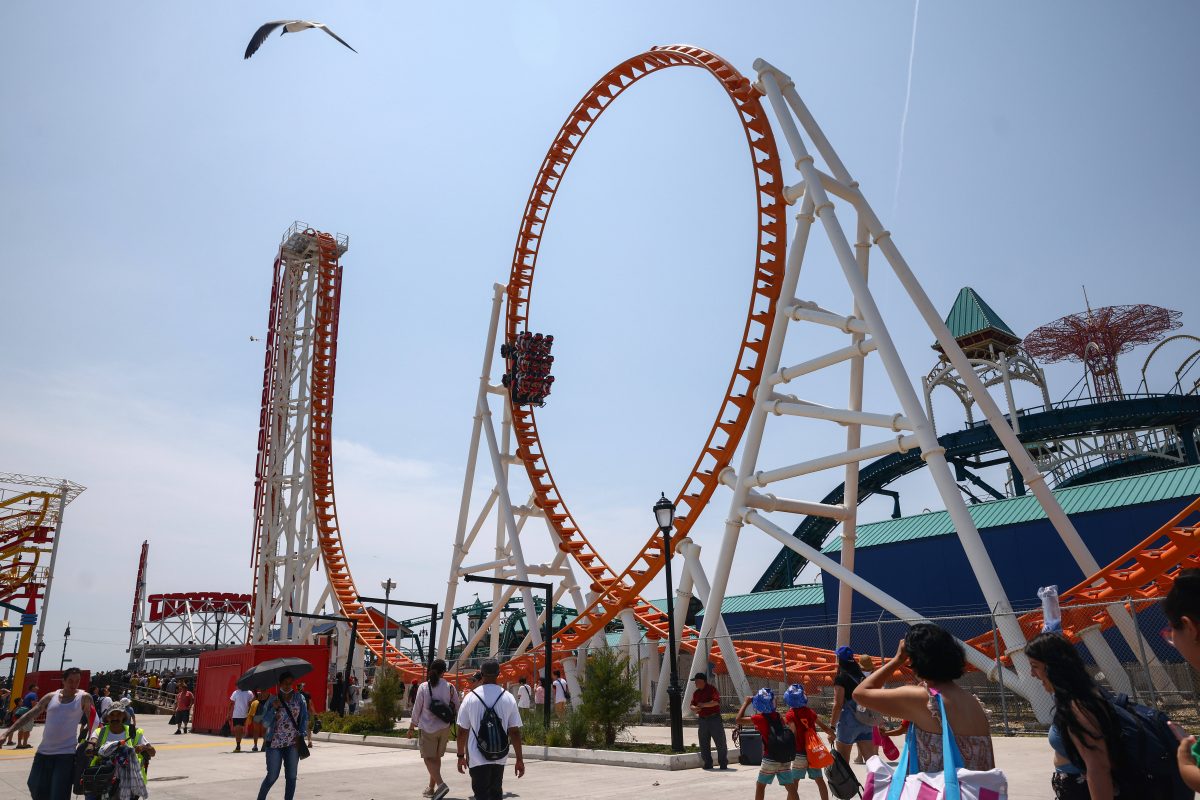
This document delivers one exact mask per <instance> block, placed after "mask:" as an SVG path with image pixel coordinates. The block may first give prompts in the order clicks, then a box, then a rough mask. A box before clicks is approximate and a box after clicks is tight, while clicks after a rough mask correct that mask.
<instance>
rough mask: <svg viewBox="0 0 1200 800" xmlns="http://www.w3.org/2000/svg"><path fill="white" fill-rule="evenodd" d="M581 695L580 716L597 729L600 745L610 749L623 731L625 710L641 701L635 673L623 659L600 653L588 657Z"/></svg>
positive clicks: (605, 650)
mask: <svg viewBox="0 0 1200 800" xmlns="http://www.w3.org/2000/svg"><path fill="white" fill-rule="evenodd" d="M582 695H583V697H582V700H583V712H584V713H585V714H587V716H588V717H589V718H590V719H591V720H592V722H594V723H595V725H596V727H597V728H599V730H600V733H601V735H602V736H603V737H604V744H606V745H611V744H613V743H614V742H615V741H616V740H617V734H619V733H620V732H621V731H623V730H624V729H625V718H626V715H627V714H628V713H629V709H630V708H632V707H633V705H634V704H635V703H637V702H639V701H640V699H641V692H640V691H639V690H638V685H637V673H636V672H634V671H633V669H632V668H631V667H630V664H629V659H628V658H627V657H626V656H624V655H622V654H621V653H619V652H617V651H616V650H609V649H604V650H600V651H598V652H596V653H593V654H591V655H589V656H588V659H587V665H586V666H585V667H584V683H583V692H582Z"/></svg>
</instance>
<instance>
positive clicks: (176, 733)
mask: <svg viewBox="0 0 1200 800" xmlns="http://www.w3.org/2000/svg"><path fill="white" fill-rule="evenodd" d="M182 733H183V731H181V730H179V729H178V728H176V729H175V735H176V736H180V735H181V734H182Z"/></svg>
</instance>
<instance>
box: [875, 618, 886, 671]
mask: <svg viewBox="0 0 1200 800" xmlns="http://www.w3.org/2000/svg"><path fill="white" fill-rule="evenodd" d="M886 613H887V612H886V611H884V610H882V609H880V611H879V618H878V619H876V620H875V630H876V632H877V633H878V634H879V661H880V666H882V665H883V660H884V659H885V658H887V651H886V650H884V649H883V615H884V614H886Z"/></svg>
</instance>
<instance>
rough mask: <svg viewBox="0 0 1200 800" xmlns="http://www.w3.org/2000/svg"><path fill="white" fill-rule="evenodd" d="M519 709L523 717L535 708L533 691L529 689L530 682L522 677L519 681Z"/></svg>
mask: <svg viewBox="0 0 1200 800" xmlns="http://www.w3.org/2000/svg"><path fill="white" fill-rule="evenodd" d="M517 708H518V709H520V711H521V716H522V717H523V716H524V715H525V712H526V711H528V710H529V709H531V708H533V689H530V688H529V682H528V681H527V680H525V676H524V675H522V676H521V677H520V678H518V679H517Z"/></svg>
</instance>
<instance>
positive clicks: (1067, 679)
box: [1025, 633, 1123, 772]
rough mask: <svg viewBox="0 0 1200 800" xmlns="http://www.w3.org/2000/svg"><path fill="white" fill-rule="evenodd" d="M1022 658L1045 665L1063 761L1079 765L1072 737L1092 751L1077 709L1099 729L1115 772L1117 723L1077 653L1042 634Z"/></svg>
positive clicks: (1118, 756) (1119, 752)
mask: <svg viewBox="0 0 1200 800" xmlns="http://www.w3.org/2000/svg"><path fill="white" fill-rule="evenodd" d="M1025 655H1027V656H1029V657H1030V658H1032V659H1034V660H1036V661H1040V662H1042V663H1043V664H1045V665H1046V678H1047V679H1048V680H1049V681H1050V685H1051V686H1052V687H1054V726H1055V727H1056V728H1058V732H1059V734H1060V735H1061V736H1062V740H1063V746H1064V747H1066V749H1067V758H1069V759H1070V760H1071V763H1072V764H1075V765H1076V766H1079V765H1082V764H1083V758H1082V757H1081V756H1080V755H1079V748H1077V747H1076V746H1075V741H1074V739H1073V737H1072V734H1074V735H1075V736H1078V737H1079V740H1080V741H1081V742H1083V743H1084V747H1087V748H1088V749H1094V748H1093V747H1092V746H1091V745H1089V744H1087V740H1088V739H1090V738H1093V731H1092V730H1089V728H1090V727H1091V726H1090V725H1089V726H1087V727H1085V726H1084V724H1083V722H1081V721H1080V719H1079V716H1078V715H1077V714H1076V713H1075V710H1076V708H1079V709H1081V710H1082V711H1083V712H1085V713H1086V715H1087V716H1090V717H1091V718H1092V719H1093V720H1095V724H1096V726H1098V727H1099V734H1100V738H1101V739H1103V740H1104V742H1105V746H1106V747H1107V748H1108V760H1109V765H1110V766H1111V768H1112V769H1113V771H1114V772H1115V771H1116V769H1117V766H1118V762H1119V760H1120V759H1121V757H1122V755H1123V751H1122V750H1121V748H1120V746H1119V745H1118V743H1119V742H1120V741H1121V723H1120V721H1119V720H1118V719H1117V714H1116V712H1115V711H1113V708H1112V706H1111V705H1110V704H1109V702H1108V701H1107V700H1106V699H1105V698H1104V696H1103V695H1102V694H1101V693H1100V687H1099V686H1097V685H1096V682H1095V681H1094V680H1092V676H1091V675H1089V674H1088V671H1087V668H1086V667H1085V666H1084V664H1083V659H1082V658H1080V656H1079V651H1077V650H1076V649H1075V647H1074V645H1072V644H1071V643H1070V642H1068V641H1067V640H1066V639H1065V638H1064V637H1063V636H1062V635H1061V634H1058V633H1043V634H1041V635H1040V636H1037V637H1036V638H1034V639H1033V641H1031V642H1030V643H1029V644H1028V645H1027V646H1026V647H1025Z"/></svg>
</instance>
